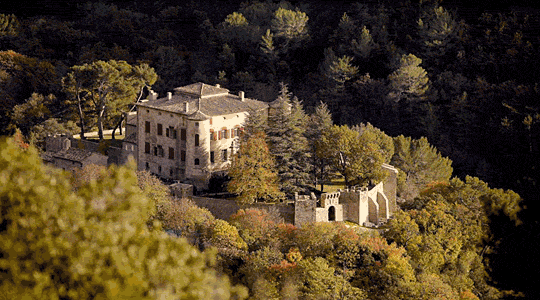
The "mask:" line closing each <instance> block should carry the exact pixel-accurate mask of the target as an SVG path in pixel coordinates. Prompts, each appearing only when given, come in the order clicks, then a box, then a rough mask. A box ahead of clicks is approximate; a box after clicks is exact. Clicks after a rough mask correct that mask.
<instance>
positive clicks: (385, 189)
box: [294, 164, 397, 226]
mask: <svg viewBox="0 0 540 300" xmlns="http://www.w3.org/2000/svg"><path fill="white" fill-rule="evenodd" d="M382 168H383V169H384V170H386V171H387V172H388V176H387V178H386V179H385V181H383V182H379V183H378V184H377V185H375V186H373V187H371V188H367V187H365V188H352V189H346V190H338V191H337V192H334V193H323V194H322V195H321V197H320V199H319V200H317V198H316V197H315V195H314V194H311V195H310V196H305V195H301V196H299V195H295V201H294V204H295V216H294V224H295V225H297V226H301V225H302V224H305V223H310V222H333V221H337V222H339V221H351V222H354V223H357V224H361V225H366V226H372V225H375V226H377V225H380V224H383V223H386V221H387V220H388V219H389V218H391V217H392V215H393V213H394V211H395V210H396V184H397V181H396V180H397V170H396V169H395V168H394V167H393V166H391V165H388V164H384V165H383V166H382Z"/></svg>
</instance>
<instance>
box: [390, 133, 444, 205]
mask: <svg viewBox="0 0 540 300" xmlns="http://www.w3.org/2000/svg"><path fill="white" fill-rule="evenodd" d="M394 149H395V152H394V156H393V157H392V161H391V164H392V165H393V166H395V167H396V168H398V169H399V170H400V174H399V180H398V194H399V195H400V197H402V198H403V199H405V200H409V201H410V200H412V199H413V198H414V197H416V196H417V195H418V194H419V192H420V191H422V190H423V189H425V188H426V186H427V185H428V184H430V183H432V182H447V181H448V180H449V179H450V176H452V171H453V169H452V166H451V165H452V161H451V160H450V159H449V158H447V157H442V155H441V154H440V153H439V152H438V151H437V149H436V148H435V147H434V146H432V145H430V144H429V143H428V140H427V139H426V138H425V137H422V138H420V139H418V140H413V139H412V138H410V137H404V136H403V135H400V136H397V137H395V138H394Z"/></svg>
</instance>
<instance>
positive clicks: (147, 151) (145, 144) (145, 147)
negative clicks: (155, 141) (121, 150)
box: [144, 143, 150, 153]
mask: <svg viewBox="0 0 540 300" xmlns="http://www.w3.org/2000/svg"><path fill="white" fill-rule="evenodd" d="M144 153H150V143H144Z"/></svg>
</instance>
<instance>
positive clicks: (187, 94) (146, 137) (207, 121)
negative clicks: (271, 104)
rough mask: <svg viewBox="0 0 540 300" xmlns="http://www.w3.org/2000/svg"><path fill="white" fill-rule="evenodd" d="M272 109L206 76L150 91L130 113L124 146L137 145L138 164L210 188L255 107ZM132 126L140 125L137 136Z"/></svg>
mask: <svg viewBox="0 0 540 300" xmlns="http://www.w3.org/2000/svg"><path fill="white" fill-rule="evenodd" d="M267 109H268V104H267V103H265V102H262V101H257V100H253V99H249V98H246V97H245V96H244V92H239V93H238V95H233V94H231V93H229V90H228V89H225V88H222V87H220V86H219V85H216V86H213V85H208V84H205V83H201V82H198V83H194V84H191V85H187V86H183V87H178V88H175V89H174V92H172V93H171V92H169V93H167V96H166V97H163V98H157V95H156V94H155V93H151V94H150V96H149V97H148V99H147V100H143V101H141V103H139V104H137V112H136V115H130V116H128V128H127V129H126V139H127V141H126V142H125V146H124V150H126V149H132V150H135V155H134V157H135V158H136V160H137V166H138V169H139V170H148V171H150V172H151V173H154V174H156V175H157V176H159V177H161V178H165V179H173V180H179V181H182V182H186V181H187V182H190V183H192V184H193V185H195V186H196V187H198V188H205V187H207V185H208V180H209V179H210V177H211V176H212V175H215V174H222V173H224V171H226V170H227V168H228V166H229V164H230V161H231V158H232V155H233V154H234V153H235V152H236V151H237V150H238V146H239V145H238V137H239V135H240V133H241V131H242V130H243V124H244V122H245V120H246V118H247V116H248V115H249V114H250V112H254V111H260V110H267ZM129 119H131V120H132V121H131V122H130V121H129ZM129 123H131V125H129ZM133 123H135V124H133ZM133 125H135V126H133ZM129 126H132V127H134V128H133V129H135V128H136V135H135V137H134V136H133V133H131V131H132V129H129ZM128 129H129V130H128ZM128 132H129V133H128ZM128 134H129V135H128ZM133 141H136V145H132V144H133ZM129 143H131V145H130V144H129Z"/></svg>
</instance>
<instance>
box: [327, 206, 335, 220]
mask: <svg viewBox="0 0 540 300" xmlns="http://www.w3.org/2000/svg"><path fill="white" fill-rule="evenodd" d="M335 220H336V208H335V207H333V206H330V207H329V208H328V221H329V222H333V221H335Z"/></svg>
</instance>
